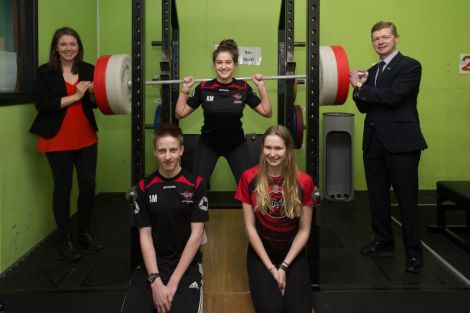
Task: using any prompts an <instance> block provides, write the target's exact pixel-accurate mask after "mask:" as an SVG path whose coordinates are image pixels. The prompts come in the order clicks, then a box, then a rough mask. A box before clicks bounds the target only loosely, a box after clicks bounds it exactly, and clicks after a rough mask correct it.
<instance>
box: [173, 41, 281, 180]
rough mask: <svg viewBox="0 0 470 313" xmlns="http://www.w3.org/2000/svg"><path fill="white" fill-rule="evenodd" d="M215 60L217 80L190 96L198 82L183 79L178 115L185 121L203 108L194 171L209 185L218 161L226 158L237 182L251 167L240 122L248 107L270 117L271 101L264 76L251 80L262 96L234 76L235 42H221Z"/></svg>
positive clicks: (203, 83) (198, 87)
mask: <svg viewBox="0 0 470 313" xmlns="http://www.w3.org/2000/svg"><path fill="white" fill-rule="evenodd" d="M212 60H213V64H214V69H215V72H216V77H215V78H214V79H212V80H210V81H204V82H202V83H200V84H199V85H198V86H197V87H196V88H195V90H194V92H193V94H192V95H191V96H190V95H189V91H190V88H191V87H192V86H193V85H194V83H195V81H194V79H193V77H191V76H188V77H185V78H184V79H183V84H182V88H181V92H180V95H179V98H178V102H177V103H176V108H175V115H176V117H177V118H179V119H182V118H185V117H186V116H188V115H189V114H191V113H192V112H193V111H194V110H195V109H197V108H198V107H199V106H201V105H202V109H203V111H204V124H203V126H202V129H201V136H200V138H199V142H198V143H197V146H196V152H195V159H194V167H193V172H194V173H196V174H198V175H201V176H202V177H203V178H204V180H205V181H207V182H209V179H210V176H211V174H212V171H213V170H214V167H215V164H216V162H217V160H218V158H219V157H221V156H223V157H225V158H226V159H227V161H228V163H229V165H230V168H231V170H232V173H233V176H234V177H235V180H236V181H237V182H238V180H239V178H240V176H241V174H242V173H243V171H244V170H246V169H247V168H248V167H249V166H250V165H251V164H250V163H249V159H248V157H247V156H248V155H249V150H248V145H247V143H246V141H245V135H244V131H243V127H242V122H241V118H242V116H243V110H244V108H245V105H246V104H248V105H249V106H250V107H251V108H252V109H253V110H255V111H256V112H257V113H259V114H260V115H261V116H263V117H271V115H272V106H271V101H270V99H269V96H268V93H267V91H266V87H265V85H264V80H263V75H261V74H255V75H253V78H252V79H253V83H254V84H255V85H256V87H257V88H258V92H259V97H258V96H257V95H256V94H255V92H254V91H253V90H252V88H251V86H250V85H249V84H248V83H247V82H246V81H243V80H238V79H236V78H234V77H233V73H234V71H235V69H236V67H237V64H238V47H237V44H236V42H235V41H234V40H232V39H227V40H222V41H221V42H220V43H219V45H218V47H217V48H216V49H215V50H214V52H213V53H212Z"/></svg>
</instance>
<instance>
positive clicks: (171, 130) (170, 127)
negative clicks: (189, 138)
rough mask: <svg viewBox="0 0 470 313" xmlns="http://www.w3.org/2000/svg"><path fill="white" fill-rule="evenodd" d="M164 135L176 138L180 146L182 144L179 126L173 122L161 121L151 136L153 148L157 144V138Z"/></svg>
mask: <svg viewBox="0 0 470 313" xmlns="http://www.w3.org/2000/svg"><path fill="white" fill-rule="evenodd" d="M165 136H171V137H173V138H176V139H178V141H179V142H180V146H182V145H183V132H182V131H181V128H179V127H178V125H175V124H170V123H163V124H160V126H158V127H157V128H156V129H155V132H154V138H153V146H154V148H156V146H157V140H158V139H160V138H162V137H165Z"/></svg>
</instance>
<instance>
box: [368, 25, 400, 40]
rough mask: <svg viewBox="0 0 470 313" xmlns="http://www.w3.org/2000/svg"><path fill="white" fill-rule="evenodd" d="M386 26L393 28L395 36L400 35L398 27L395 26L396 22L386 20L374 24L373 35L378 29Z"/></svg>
mask: <svg viewBox="0 0 470 313" xmlns="http://www.w3.org/2000/svg"><path fill="white" fill-rule="evenodd" d="M384 28H390V29H391V30H392V34H393V36H395V37H398V32H397V27H396V26H395V24H394V23H393V22H384V21H380V22H377V23H375V24H374V26H372V29H371V30H370V34H371V35H372V34H373V33H375V32H376V31H378V30H381V29H384Z"/></svg>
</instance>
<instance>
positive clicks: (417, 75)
mask: <svg viewBox="0 0 470 313" xmlns="http://www.w3.org/2000/svg"><path fill="white" fill-rule="evenodd" d="M377 70H378V64H376V65H374V66H372V67H371V68H370V69H368V72H369V78H368V80H367V81H366V83H365V84H364V85H363V86H362V88H361V90H360V91H356V92H354V94H353V99H354V101H355V102H356V105H357V108H358V109H359V111H360V112H361V113H366V114H367V115H366V119H365V121H364V136H363V142H362V149H363V150H364V151H365V150H366V149H367V147H368V144H369V138H370V133H371V131H372V127H374V129H375V131H376V132H377V135H378V137H379V139H380V141H381V143H382V145H383V146H384V148H385V149H387V150H388V151H389V152H391V153H400V152H409V151H416V150H423V149H426V148H427V144H426V141H425V139H424V137H423V134H422V133H421V128H420V125H419V116H418V110H417V107H416V106H417V97H418V93H419V84H420V81H421V64H420V63H419V62H418V61H416V60H414V59H412V58H410V57H407V56H404V55H402V54H401V53H398V54H397V55H396V56H395V57H394V58H393V59H392V60H391V61H390V63H389V64H388V65H387V67H386V68H385V69H384V70H383V71H382V73H381V74H380V75H379V77H378V78H377V83H376V86H374V78H375V75H376V73H377Z"/></svg>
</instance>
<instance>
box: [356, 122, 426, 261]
mask: <svg viewBox="0 0 470 313" xmlns="http://www.w3.org/2000/svg"><path fill="white" fill-rule="evenodd" d="M420 156H421V151H420V150H417V151H411V152H405V153H390V152H388V151H387V150H386V149H385V148H384V147H383V145H382V143H381V142H380V140H379V138H378V136H377V133H376V132H375V131H374V130H373V131H372V132H371V137H370V142H369V145H368V148H367V150H366V151H365V152H364V155H363V159H364V169H365V174H366V181H367V192H368V195H369V202H370V209H371V213H372V216H371V217H372V229H373V231H374V235H375V238H374V239H375V240H377V241H380V242H386V243H391V242H393V241H394V238H393V233H392V223H391V203H390V187H393V191H394V193H395V197H396V199H397V201H398V204H399V207H400V215H401V220H402V232H403V242H404V244H405V250H406V254H407V256H408V257H421V255H422V247H421V241H420V236H419V216H418V165H419V160H420Z"/></svg>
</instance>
